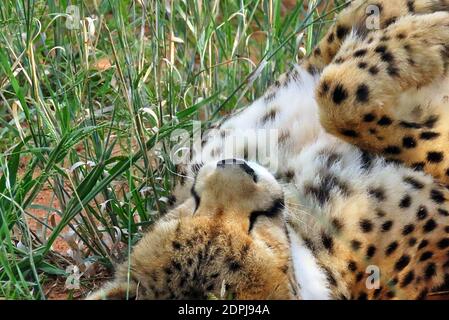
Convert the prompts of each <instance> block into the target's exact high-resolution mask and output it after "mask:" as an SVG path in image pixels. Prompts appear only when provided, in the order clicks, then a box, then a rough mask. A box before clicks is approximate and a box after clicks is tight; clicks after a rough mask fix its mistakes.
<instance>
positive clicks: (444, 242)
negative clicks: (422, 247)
mask: <svg viewBox="0 0 449 320" xmlns="http://www.w3.org/2000/svg"><path fill="white" fill-rule="evenodd" d="M437 245H438V248H440V249H446V248H447V247H449V238H443V239H441V240H440V241H439V242H438V244H437Z"/></svg>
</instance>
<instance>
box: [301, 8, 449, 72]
mask: <svg viewBox="0 0 449 320" xmlns="http://www.w3.org/2000/svg"><path fill="white" fill-rule="evenodd" d="M436 11H449V0H353V1H348V6H347V7H346V8H345V9H343V10H342V11H341V12H340V13H339V14H338V16H337V17H336V21H335V23H334V24H333V25H332V26H331V27H330V28H329V30H328V32H327V34H326V35H325V36H324V38H323V39H322V40H321V41H320V42H319V43H318V45H317V46H316V47H315V49H314V51H313V52H312V54H311V55H310V56H309V57H308V58H307V60H306V61H305V63H304V67H305V68H306V70H308V71H309V72H310V73H316V72H321V71H322V70H323V69H324V68H325V67H326V66H327V65H329V64H330V63H331V61H332V60H333V59H334V57H335V55H336V54H337V52H338V51H339V50H340V48H341V45H342V43H343V42H344V40H345V39H346V38H347V37H348V36H349V35H350V34H351V31H354V32H355V33H356V34H358V35H360V36H363V37H365V36H367V35H368V34H370V33H371V32H375V31H377V30H381V29H385V28H387V27H388V26H390V25H391V24H393V23H394V22H395V21H396V20H397V19H398V18H400V17H403V16H407V15H410V14H416V15H421V14H428V13H434V12H436Z"/></svg>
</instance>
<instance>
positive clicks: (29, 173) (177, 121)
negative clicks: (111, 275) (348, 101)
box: [0, 0, 344, 299]
mask: <svg viewBox="0 0 449 320" xmlns="http://www.w3.org/2000/svg"><path fill="white" fill-rule="evenodd" d="M306 2H307V4H306V3H303V1H296V2H295V1H280V0H240V1H239V0H220V1H219V0H211V1H209V0H207V1H206V0H196V1H194V0H173V1H162V0H160V1H159V0H148V1H143V0H140V1H137V0H136V1H131V0H103V1H101V0H84V1H82V0H74V1H67V0H59V1H56V0H17V1H16V0H3V1H1V2H0V141H1V142H2V143H1V144H0V297H4V298H8V299H25V298H27V299H45V298H46V297H47V293H48V290H47V283H49V282H52V281H53V282H54V281H55V277H59V279H63V280H65V279H66V278H67V277H68V276H69V274H68V273H67V272H66V267H67V266H69V265H76V266H77V267H79V268H80V270H81V272H86V273H85V274H84V275H83V276H82V277H81V280H82V281H81V284H82V288H84V287H83V286H86V287H87V288H88V287H89V286H90V283H91V282H92V281H95V275H93V276H90V277H89V276H88V274H89V272H88V271H89V268H97V269H96V270H98V265H103V266H106V267H107V268H110V267H111V266H112V265H113V263H114V262H115V261H117V260H119V259H120V258H121V257H122V256H123V255H124V254H125V255H126V248H128V250H129V248H130V246H131V245H132V244H133V243H135V242H136V241H137V240H138V238H139V231H141V230H142V228H145V227H146V226H148V225H150V224H151V223H153V222H154V221H155V220H156V219H157V218H158V217H159V216H160V215H161V214H163V212H164V210H165V208H166V207H167V196H168V195H169V194H170V190H171V189H172V187H173V185H174V182H175V179H176V175H175V174H174V172H175V167H174V165H173V164H172V163H171V161H170V156H169V154H170V150H171V148H172V147H173V145H174V143H175V141H170V139H169V138H170V134H171V133H172V132H173V131H174V130H176V129H180V128H184V129H188V130H191V127H192V121H193V120H201V121H202V124H203V125H204V126H207V125H208V123H209V122H210V121H212V120H214V119H216V118H218V117H219V116H220V115H223V114H226V113H229V112H230V111H232V110H233V109H235V108H240V107H243V106H245V104H246V103H248V102H249V101H251V100H253V99H255V98H256V97H258V96H259V95H261V94H262V93H263V91H264V89H265V88H266V87H267V85H268V84H269V83H270V82H271V81H273V80H274V79H275V78H276V77H277V76H278V75H279V74H280V73H282V72H284V71H286V70H288V69H289V68H290V66H291V65H292V64H293V63H295V62H296V61H298V59H300V58H301V57H302V55H303V54H304V51H307V52H310V50H311V48H312V47H313V46H314V45H315V43H316V42H317V41H318V39H319V38H320V36H321V35H322V34H323V32H324V30H325V28H326V27H327V25H328V23H329V22H330V21H331V19H332V17H333V15H332V14H329V15H327V14H326V12H332V11H333V10H334V8H335V7H339V6H340V5H341V4H342V3H343V2H344V1H324V0H323V1H319V0H317V1H310V0H309V1H306ZM71 5H73V6H75V7H69V6H71ZM68 7H69V10H68V9H67V8H68ZM73 8H75V9H76V10H78V11H79V16H80V21H78V20H77V19H76V17H75V18H74V19H72V20H71V19H69V18H67V12H69V13H70V12H72V13H73V12H74V11H73ZM70 9H72V10H70ZM301 48H304V50H302V49H301ZM256 70H257V72H256ZM255 75H257V77H256V76H255ZM44 191H45V192H46V193H45V195H46V196H48V195H51V199H48V200H49V201H48V202H47V203H49V204H50V205H42V204H39V203H37V201H36V199H37V197H38V196H39V195H42V194H43V192H44ZM48 197H50V196H48ZM37 210H40V211H39V212H41V213H42V212H44V214H39V215H37V214H36V212H37ZM56 241H65V242H66V243H67V245H68V247H69V248H70V250H71V254H69V255H67V254H66V252H65V251H64V250H62V251H61V250H54V249H53V246H54V245H55V242H56Z"/></svg>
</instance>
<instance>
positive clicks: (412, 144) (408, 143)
mask: <svg viewBox="0 0 449 320" xmlns="http://www.w3.org/2000/svg"><path fill="white" fill-rule="evenodd" d="M402 145H403V146H404V148H407V149H412V148H416V145H417V143H416V140H415V138H413V137H411V136H407V137H404V138H403V139H402Z"/></svg>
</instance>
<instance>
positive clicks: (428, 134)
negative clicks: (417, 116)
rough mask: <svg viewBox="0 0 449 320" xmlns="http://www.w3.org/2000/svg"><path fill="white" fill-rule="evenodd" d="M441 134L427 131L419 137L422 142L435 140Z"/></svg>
mask: <svg viewBox="0 0 449 320" xmlns="http://www.w3.org/2000/svg"><path fill="white" fill-rule="evenodd" d="M439 136H440V134H439V133H438V132H432V131H425V132H422V133H421V135H420V136H419V137H420V138H421V139H422V140H434V139H436V138H438V137H439Z"/></svg>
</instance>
